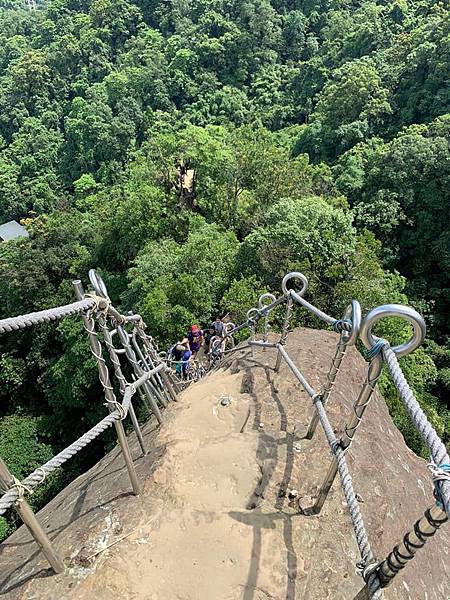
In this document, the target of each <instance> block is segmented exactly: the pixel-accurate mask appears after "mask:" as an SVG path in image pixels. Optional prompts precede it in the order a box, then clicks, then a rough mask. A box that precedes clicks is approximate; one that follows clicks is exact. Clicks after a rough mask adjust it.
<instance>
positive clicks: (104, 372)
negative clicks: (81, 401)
mask: <svg viewBox="0 0 450 600" xmlns="http://www.w3.org/2000/svg"><path fill="white" fill-rule="evenodd" d="M73 286H74V288H75V295H76V297H77V298H78V300H81V299H82V298H83V297H84V290H83V286H82V285H81V281H80V280H76V281H74V282H73ZM105 304H106V300H105ZM82 318H83V322H84V327H85V329H86V331H87V333H88V336H89V344H90V346H91V352H92V354H93V356H95V358H96V360H97V367H98V374H99V379H100V383H101V384H102V387H103V390H104V393H105V398H106V401H107V402H108V408H109V411H110V412H114V410H115V406H116V403H117V401H116V397H115V395H114V391H113V388H112V386H111V382H110V379H109V372H108V368H107V366H106V364H105V359H104V358H103V354H102V346H101V344H100V342H99V339H98V336H97V332H96V331H95V322H94V319H93V318H92V317H90V316H89V314H88V313H86V314H83V315H82ZM114 427H115V429H116V434H117V440H118V442H119V444H120V448H121V450H122V454H123V458H124V460H125V465H126V467H127V471H128V475H129V477H130V481H131V485H132V487H133V492H134V493H135V494H136V496H138V495H139V494H140V492H141V486H140V484H139V480H138V477H137V474H136V469H135V468H134V464H133V459H132V458H131V453H130V448H129V446H128V440H127V436H126V435H125V430H124V428H123V424H122V421H114Z"/></svg>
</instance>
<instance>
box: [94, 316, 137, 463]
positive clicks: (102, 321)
mask: <svg viewBox="0 0 450 600" xmlns="http://www.w3.org/2000/svg"><path fill="white" fill-rule="evenodd" d="M97 320H98V324H99V327H100V329H101V331H102V333H103V339H104V340H105V345H106V347H107V349H108V353H109V358H110V360H111V362H112V365H113V367H114V374H115V376H116V377H117V380H118V382H119V388H120V393H121V394H122V398H123V397H124V394H125V388H126V386H127V380H126V379H125V376H124V374H123V373H122V367H121V365H120V360H119V356H118V354H117V352H116V349H115V347H114V342H113V339H112V335H111V332H110V331H109V329H108V325H107V322H106V316H105V315H104V314H103V313H100V314H99V315H98V319H97ZM128 412H129V413H130V418H131V422H132V423H133V427H134V431H135V432H136V437H137V439H138V442H139V445H140V447H141V450H142V453H143V454H144V456H145V455H146V454H147V450H146V448H145V443H144V438H143V435H142V431H141V427H140V425H139V421H138V419H137V417H136V413H135V412H134V407H133V402H131V401H130V406H129V407H128Z"/></svg>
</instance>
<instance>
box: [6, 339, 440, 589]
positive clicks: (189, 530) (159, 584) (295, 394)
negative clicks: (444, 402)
mask: <svg viewBox="0 0 450 600" xmlns="http://www.w3.org/2000/svg"><path fill="white" fill-rule="evenodd" d="M335 342H336V336H335V335H334V334H332V333H328V332H325V331H315V330H310V329H300V330H296V331H295V332H293V333H292V334H291V335H290V337H289V340H288V344H287V349H288V351H289V353H290V354H291V356H292V357H293V358H294V360H295V362H296V363H297V364H298V365H299V366H300V368H301V370H302V371H303V372H304V373H305V375H306V377H307V379H308V381H309V382H310V384H311V385H312V386H313V387H315V388H316V389H319V387H320V384H321V383H322V382H323V380H324V377H325V374H326V371H327V370H328V367H329V364H330V360H331V356H332V354H333V352H334V346H335ZM274 362H275V357H274V353H273V351H271V350H268V351H266V352H263V351H262V350H258V351H256V352H255V356H254V357H252V356H251V353H250V352H249V351H248V350H241V351H239V352H236V353H235V354H234V355H233V356H232V357H230V358H229V359H228V364H225V365H224V368H222V369H220V370H219V371H216V372H214V373H212V374H210V375H208V377H206V378H205V379H204V380H202V381H201V382H199V383H197V384H194V385H192V386H191V387H190V388H188V389H187V390H185V391H184V392H183V394H182V395H181V397H180V400H179V402H178V403H176V404H172V405H171V406H170V407H169V408H168V409H167V411H166V413H165V422H164V425H163V426H162V427H161V429H160V430H159V431H157V430H155V428H154V426H152V425H151V424H149V425H147V426H146V428H145V432H146V439H147V442H148V444H149V445H150V446H151V448H152V450H151V452H149V454H148V455H147V456H145V457H142V456H139V452H138V448H137V444H136V441H135V439H134V436H130V442H131V445H132V449H133V456H135V457H136V466H137V469H138V473H139V476H140V478H141V481H144V488H143V493H142V494H141V496H139V497H134V496H133V495H131V494H130V485H129V482H128V480H127V474H126V471H125V468H124V466H123V461H122V458H121V455H120V453H119V452H118V450H117V449H115V450H114V451H113V452H111V453H110V454H109V455H108V456H106V457H105V458H104V459H103V460H102V461H100V462H99V463H98V464H97V465H96V466H95V467H94V468H93V469H91V470H90V471H89V472H88V473H86V474H85V475H83V476H81V477H79V478H78V479H77V480H75V481H74V482H73V483H72V484H71V485H69V486H68V487H67V488H66V489H65V490H64V491H62V492H61V493H60V494H59V495H58V496H57V497H56V498H55V499H54V500H53V501H52V502H50V503H49V504H48V505H47V506H46V507H45V508H44V509H43V510H42V511H41V512H40V513H39V519H40V520H41V522H42V523H43V524H44V526H45V527H46V529H47V531H48V533H49V535H50V537H51V538H52V539H53V540H54V543H55V545H56V547H57V549H58V551H59V552H60V553H61V555H62V556H64V557H65V559H66V563H67V564H68V565H69V568H68V570H67V572H66V573H64V574H62V575H58V576H55V575H52V574H51V572H50V571H49V569H48V566H47V564H46V562H45V559H43V557H42V555H41V554H40V553H39V552H38V551H37V547H36V546H35V544H34V542H33V541H32V540H31V539H30V537H29V535H28V533H27V531H26V530H25V529H24V528H23V527H22V528H21V529H19V530H18V531H17V532H15V533H14V534H13V535H12V536H11V537H10V538H9V539H8V540H6V542H5V543H4V544H2V546H1V557H0V569H1V575H0V585H1V590H2V594H3V595H4V596H5V597H7V598H11V599H12V600H16V599H21V600H41V599H42V600H47V599H48V600H61V599H67V600H88V599H89V600H90V599H98V600H111V599H116V598H117V599H119V598H120V599H123V600H294V599H298V600H300V599H305V600H328V599H330V600H331V599H333V600H340V599H342V600H344V599H346V600H347V599H350V600H351V599H352V598H354V597H355V595H356V594H357V593H358V591H359V590H360V588H361V579H360V578H359V576H358V575H356V574H355V563H356V562H357V561H358V558H359V556H358V552H357V546H356V543H355V541H354V537H353V531H352V528H351V524H350V519H349V516H348V511H347V507H346V505H345V501H344V498H343V495H342V492H341V489H340V485H339V482H338V481H336V482H335V484H334V486H333V488H332V491H331V493H330V497H329V499H328V501H327V502H326V504H325V506H324V509H323V511H322V513H321V514H320V515H317V516H314V517H306V516H302V515H300V514H299V512H298V501H299V500H301V501H302V503H304V502H305V501H307V500H308V499H309V498H310V497H313V496H314V493H315V492H317V490H318V488H319V486H320V483H321V480H322V478H323V477H324V475H325V472H326V469H327V466H328V464H329V460H330V454H329V451H328V447H327V444H326V441H325V438H324V435H323V433H322V431H321V430H320V426H319V428H318V430H317V433H316V435H315V437H314V439H313V440H310V441H306V440H301V439H299V438H300V436H299V433H300V431H301V429H302V428H303V427H304V426H306V425H307V423H308V420H309V417H310V416H311V403H310V400H309V398H308V397H307V396H306V394H305V393H304V392H303V391H302V389H301V387H300V385H299V384H298V383H296V381H295V380H294V379H293V377H292V376H291V374H290V372H289V371H288V369H287V367H286V366H285V365H284V366H283V367H282V369H281V372H280V374H279V375H277V374H275V373H274V371H273V368H272V367H273V365H274ZM365 370H366V365H365V363H364V361H363V359H362V358H361V356H360V355H359V354H358V352H357V351H356V350H355V349H354V348H351V349H349V351H348V355H347V356H346V357H345V359H344V364H343V368H342V371H341V373H340V374H339V375H338V380H337V382H336V386H335V388H334V391H333V395H332V399H331V401H330V403H329V405H328V406H329V411H330V416H331V420H332V423H333V426H334V428H335V431H336V432H337V433H339V432H340V431H342V429H343V426H344V424H345V422H346V420H347V419H348V417H349V416H350V414H351V404H352V402H353V401H354V400H355V398H356V396H357V394H358V391H359V388H360V386H361V383H362V381H363V378H364V375H365ZM224 398H226V399H227V402H224V403H222V402H221V400H223V399H224ZM348 462H349V466H350V470H351V472H352V475H353V480H354V485H355V490H356V492H357V493H358V497H359V498H360V502H361V510H362V512H363V516H364V518H365V522H366V527H367V530H368V533H369V537H370V540H371V543H372V545H373V549H374V552H375V555H376V556H378V557H380V558H382V557H384V556H385V555H386V554H387V552H388V551H389V550H390V549H391V548H392V546H393V545H394V544H396V543H397V542H399V541H400V539H401V538H402V536H403V534H404V533H405V531H406V530H407V529H408V528H410V526H411V525H412V523H413V522H414V520H415V519H416V518H418V517H419V516H420V515H421V514H422V512H423V510H424V509H425V508H427V507H428V506H429V505H431V503H432V502H433V499H432V486H431V484H430V477H429V474H428V472H427V468H426V464H425V462H424V461H422V460H421V459H419V458H417V457H416V456H415V455H414V454H413V453H412V452H411V451H410V450H409V449H408V448H407V447H406V446H405V444H404V441H403V438H402V436H401V434H400V433H399V432H398V431H397V429H396V428H395V426H394V425H393V424H392V421H391V419H390V416H389V414H388V411H387V408H386V406H385V403H384V402H383V400H382V398H381V397H380V396H379V394H375V396H374V399H373V401H372V404H371V405H370V407H369V409H368V411H367V412H366V415H365V417H364V421H363V423H362V425H361V427H360V429H359V430H358V432H357V435H356V439H355V443H354V445H353V446H352V449H351V451H350V452H349V453H348ZM449 533H450V532H449V528H448V525H444V526H443V527H442V529H441V530H440V531H439V532H438V533H437V534H436V536H435V538H434V539H432V540H430V542H429V543H428V544H427V546H426V547H425V548H424V549H422V550H421V551H420V552H419V554H418V556H417V557H416V559H415V560H414V561H413V562H412V563H411V564H409V565H408V566H407V567H406V569H404V571H403V573H401V574H400V575H399V576H398V578H397V579H396V580H395V582H394V583H393V584H392V586H391V587H389V588H388V590H386V598H387V599H389V600H394V599H400V600H421V599H423V600H448V598H449V597H450V564H449V560H448V559H449V541H450V535H449Z"/></svg>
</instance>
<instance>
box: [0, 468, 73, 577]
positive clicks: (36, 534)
mask: <svg viewBox="0 0 450 600" xmlns="http://www.w3.org/2000/svg"><path fill="white" fill-rule="evenodd" d="M14 485H16V481H15V480H14V477H13V476H12V475H11V473H10V472H9V469H8V467H7V466H6V465H5V463H4V462H3V460H2V459H1V458H0V488H2V491H4V492H7V491H8V490H9V489H11V488H12V487H13V486H14ZM14 508H15V510H16V511H17V513H18V514H19V516H20V518H21V519H22V521H23V522H24V524H25V526H26V527H27V529H28V531H29V532H30V533H31V535H32V536H33V538H34V540H35V542H36V543H37V545H38V546H39V547H40V549H41V550H42V552H43V554H44V556H45V558H46V559H47V560H48V562H49V563H50V565H51V567H52V569H53V570H54V571H55V573H62V572H63V571H64V569H65V566H64V563H63V561H62V560H61V559H60V557H59V556H58V554H57V553H56V551H55V549H54V548H53V545H52V542H51V541H50V539H49V538H48V536H47V534H46V533H45V531H44V530H43V529H42V526H41V524H40V523H39V521H38V520H37V518H36V515H35V514H34V512H33V511H32V510H31V507H30V505H29V504H28V502H27V501H26V500H25V498H23V497H19V499H18V500H17V501H16V502H15V503H14Z"/></svg>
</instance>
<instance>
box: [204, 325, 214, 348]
mask: <svg viewBox="0 0 450 600" xmlns="http://www.w3.org/2000/svg"><path fill="white" fill-rule="evenodd" d="M214 335H215V333H214V327H213V326H212V325H210V326H209V327H208V329H205V330H204V332H203V341H204V343H205V346H206V348H209V346H210V343H211V339H212V338H213V337H214Z"/></svg>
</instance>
